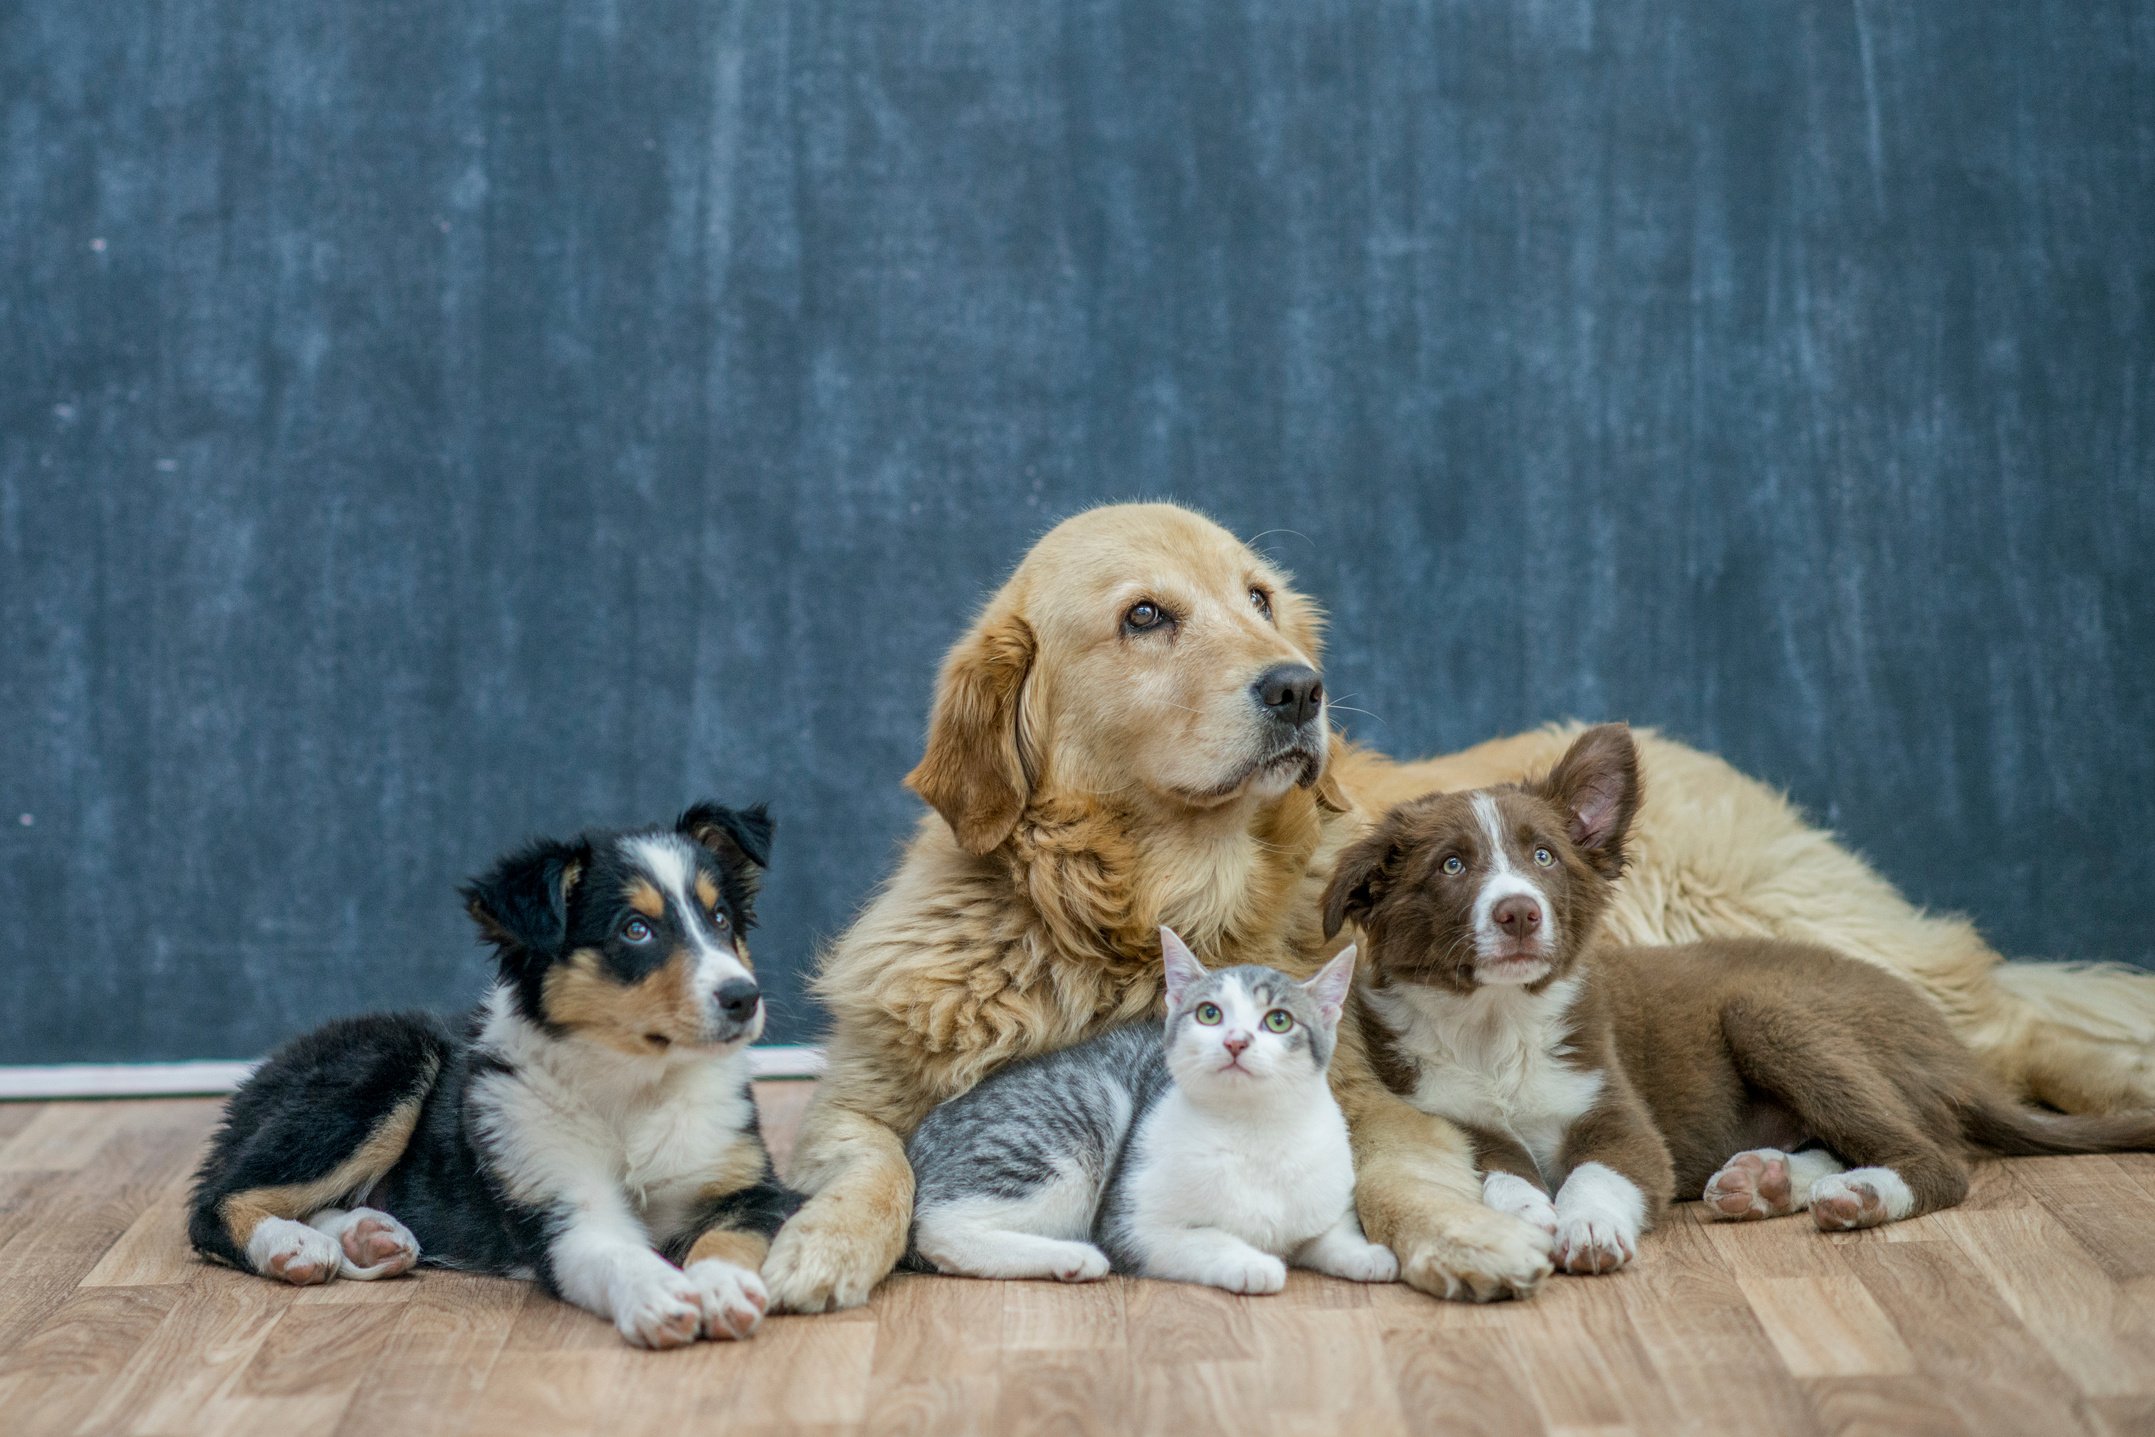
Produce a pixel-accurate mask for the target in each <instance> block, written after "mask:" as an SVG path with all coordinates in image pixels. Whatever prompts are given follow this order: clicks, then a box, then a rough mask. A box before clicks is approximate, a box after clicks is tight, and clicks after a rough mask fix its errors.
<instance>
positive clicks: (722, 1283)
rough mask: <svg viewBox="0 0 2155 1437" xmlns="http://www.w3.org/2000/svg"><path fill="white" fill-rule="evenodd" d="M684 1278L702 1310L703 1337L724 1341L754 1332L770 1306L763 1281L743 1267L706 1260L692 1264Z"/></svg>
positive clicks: (713, 1259) (684, 1273)
mask: <svg viewBox="0 0 2155 1437" xmlns="http://www.w3.org/2000/svg"><path fill="white" fill-rule="evenodd" d="M682 1276H683V1277H686V1278H687V1279H688V1280H689V1283H690V1285H691V1287H693V1289H694V1290H695V1294H696V1305H697V1306H698V1307H699V1308H701V1309H702V1310H703V1335H704V1336H705V1337H709V1338H714V1339H719V1340H724V1339H728V1338H742V1337H746V1336H748V1335H749V1334H750V1333H752V1332H754V1331H755V1330H756V1328H757V1326H758V1325H759V1324H760V1323H761V1322H762V1321H763V1313H764V1310H765V1309H766V1308H768V1307H769V1306H770V1305H771V1298H770V1294H769V1293H767V1292H765V1291H764V1290H763V1279H762V1278H760V1277H758V1276H757V1275H756V1274H754V1273H752V1272H750V1271H749V1270H748V1269H747V1268H745V1267H735V1266H734V1265H733V1264H732V1263H730V1262H721V1261H719V1260H718V1259H717V1258H715V1257H707V1258H705V1259H704V1260H703V1261H702V1262H692V1263H690V1264H689V1265H688V1268H687V1270H686V1271H684V1272H683V1273H682Z"/></svg>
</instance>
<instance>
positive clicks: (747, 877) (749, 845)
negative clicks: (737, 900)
mask: <svg viewBox="0 0 2155 1437" xmlns="http://www.w3.org/2000/svg"><path fill="white" fill-rule="evenodd" d="M771 827H772V825H771V816H770V814H768V813H766V812H765V811H764V808H763V805H762V804H760V803H759V804H756V805H755V806H754V807H752V808H742V809H733V808H728V807H726V806H725V805H724V804H720V803H699V804H697V805H696V806H695V807H694V808H691V809H690V810H689V811H688V812H686V813H684V814H682V815H681V821H680V822H679V823H677V824H675V825H674V828H675V831H676V832H679V833H682V834H685V835H687V836H688V837H689V838H691V839H693V840H694V841H695V842H697V843H700V844H702V845H703V846H704V847H705V848H708V849H710V850H711V853H712V855H713V856H714V857H716V858H717V859H718V861H719V862H720V863H723V864H724V865H726V868H727V869H728V871H730V872H731V873H733V875H734V876H735V877H736V878H738V879H739V880H740V883H741V888H742V891H743V892H744V893H746V894H747V895H748V896H749V897H754V896H755V893H756V890H757V889H758V888H759V887H761V886H762V884H763V870H764V869H766V868H769V867H770V866H771Z"/></svg>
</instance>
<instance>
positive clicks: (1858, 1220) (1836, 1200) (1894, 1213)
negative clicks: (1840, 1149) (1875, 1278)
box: [1811, 1168, 1916, 1232]
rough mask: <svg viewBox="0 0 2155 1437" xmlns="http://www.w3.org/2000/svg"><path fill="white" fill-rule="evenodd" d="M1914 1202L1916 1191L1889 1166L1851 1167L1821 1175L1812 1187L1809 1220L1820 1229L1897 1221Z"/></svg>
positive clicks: (1823, 1230) (1906, 1213)
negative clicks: (1911, 1190)
mask: <svg viewBox="0 0 2155 1437" xmlns="http://www.w3.org/2000/svg"><path fill="white" fill-rule="evenodd" d="M1915 1205H1916V1199H1915V1194H1913V1193H1911V1192H1910V1191H1909V1190H1908V1184H1907V1183H1905V1182H1903V1181H1901V1175H1900V1174H1899V1173H1897V1172H1895V1171H1893V1169H1891V1168H1850V1169H1849V1170H1848V1171H1847V1172H1845V1173H1833V1174H1830V1175H1828V1176H1826V1177H1823V1178H1820V1179H1819V1180H1818V1181H1817V1182H1816V1183H1814V1184H1813V1185H1812V1187H1811V1221H1813V1222H1815V1223H1817V1224H1818V1227H1819V1230H1820V1231H1821V1232H1848V1231H1852V1230H1853V1229H1856V1228H1863V1227H1877V1226H1878V1225H1879V1224H1880V1223H1887V1222H1899V1221H1900V1220H1901V1219H1902V1218H1904V1217H1906V1216H1908V1214H1909V1213H1911V1212H1913V1211H1914V1210H1915Z"/></svg>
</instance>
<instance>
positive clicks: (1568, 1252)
mask: <svg viewBox="0 0 2155 1437" xmlns="http://www.w3.org/2000/svg"><path fill="white" fill-rule="evenodd" d="M1645 1222H1646V1196H1645V1194H1643V1193H1641V1192H1640V1191H1639V1189H1638V1185H1637V1184H1636V1183H1634V1182H1632V1181H1631V1179H1629V1178H1627V1177H1625V1176H1624V1175H1623V1174H1622V1173H1619V1172H1617V1171H1616V1170H1615V1169H1614V1168H1610V1167H1605V1166H1603V1165H1602V1164H1600V1163H1581V1164H1580V1165H1579V1166H1578V1167H1577V1168H1575V1169H1573V1170H1572V1173H1571V1176H1570V1177H1567V1178H1566V1179H1564V1186H1563V1189H1562V1190H1561V1191H1560V1192H1558V1193H1557V1195H1556V1262H1557V1266H1559V1267H1561V1268H1563V1269H1564V1271H1566V1272H1568V1273H1572V1274H1574V1275H1592V1274H1598V1273H1604V1272H1615V1271H1616V1270H1617V1269H1618V1268H1620V1267H1622V1266H1623V1265H1624V1264H1625V1263H1627V1262H1629V1261H1631V1259H1632V1258H1633V1257H1635V1256H1637V1255H1638V1245H1639V1232H1640V1229H1641V1228H1643V1227H1644V1226H1645Z"/></svg>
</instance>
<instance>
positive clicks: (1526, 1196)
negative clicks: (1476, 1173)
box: [1482, 1173, 1556, 1237]
mask: <svg viewBox="0 0 2155 1437" xmlns="http://www.w3.org/2000/svg"><path fill="white" fill-rule="evenodd" d="M1482 1202H1483V1203H1484V1204H1486V1205H1487V1206H1489V1207H1493V1208H1495V1209H1496V1210H1497V1211H1498V1212H1501V1213H1509V1214H1511V1215H1512V1216H1513V1217H1515V1218H1517V1219H1519V1221H1521V1222H1525V1223H1532V1224H1533V1225H1534V1226H1535V1227H1538V1228H1540V1229H1541V1230H1542V1231H1543V1232H1545V1233H1548V1234H1549V1235H1550V1236H1552V1237H1553V1236H1555V1235H1556V1204H1555V1203H1553V1202H1551V1201H1549V1195H1548V1194H1547V1193H1545V1192H1543V1191H1542V1190H1541V1189H1540V1188H1538V1187H1536V1186H1534V1184H1532V1183H1530V1182H1528V1181H1527V1180H1526V1179H1525V1178H1523V1177H1520V1176H1519V1175H1518V1174H1516V1173H1488V1174H1485V1175H1484V1176H1483V1178H1482Z"/></svg>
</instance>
